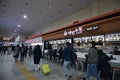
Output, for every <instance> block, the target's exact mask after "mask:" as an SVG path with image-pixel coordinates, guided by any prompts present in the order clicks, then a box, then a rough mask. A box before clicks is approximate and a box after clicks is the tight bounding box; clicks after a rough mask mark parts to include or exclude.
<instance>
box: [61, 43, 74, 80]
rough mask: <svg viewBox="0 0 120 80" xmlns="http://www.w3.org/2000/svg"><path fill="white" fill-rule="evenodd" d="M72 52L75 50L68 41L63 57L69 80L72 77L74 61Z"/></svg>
mask: <svg viewBox="0 0 120 80" xmlns="http://www.w3.org/2000/svg"><path fill="white" fill-rule="evenodd" d="M72 53H73V51H72V48H71V47H70V43H69V42H67V43H66V47H65V48H64V51H63V58H64V64H63V67H64V70H65V73H66V75H67V80H70V79H71V77H72V72H71V71H70V64H71V61H72Z"/></svg>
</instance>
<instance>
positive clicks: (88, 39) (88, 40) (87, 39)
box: [82, 37, 92, 43]
mask: <svg viewBox="0 0 120 80" xmlns="http://www.w3.org/2000/svg"><path fill="white" fill-rule="evenodd" d="M91 41H92V39H91V37H82V42H83V43H89V42H91Z"/></svg>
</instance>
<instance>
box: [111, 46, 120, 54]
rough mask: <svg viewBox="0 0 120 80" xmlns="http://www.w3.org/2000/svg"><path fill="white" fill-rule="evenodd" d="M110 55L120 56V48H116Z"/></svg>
mask: <svg viewBox="0 0 120 80" xmlns="http://www.w3.org/2000/svg"><path fill="white" fill-rule="evenodd" d="M110 54H113V55H120V51H119V50H118V47H117V46H116V47H114V48H113V51H111V52H110Z"/></svg>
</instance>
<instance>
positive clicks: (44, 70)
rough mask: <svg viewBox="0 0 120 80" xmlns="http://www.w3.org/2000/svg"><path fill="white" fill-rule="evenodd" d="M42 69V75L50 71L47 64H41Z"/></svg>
mask: <svg viewBox="0 0 120 80" xmlns="http://www.w3.org/2000/svg"><path fill="white" fill-rule="evenodd" d="M42 71H43V74H44V75H47V74H49V73H50V72H51V69H50V66H49V64H43V65H42Z"/></svg>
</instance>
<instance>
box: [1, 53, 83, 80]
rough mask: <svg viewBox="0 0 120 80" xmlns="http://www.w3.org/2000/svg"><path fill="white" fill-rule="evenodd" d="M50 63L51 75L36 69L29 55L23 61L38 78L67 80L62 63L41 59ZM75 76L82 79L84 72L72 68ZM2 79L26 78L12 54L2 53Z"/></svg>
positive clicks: (42, 61)
mask: <svg viewBox="0 0 120 80" xmlns="http://www.w3.org/2000/svg"><path fill="white" fill-rule="evenodd" d="M45 63H48V64H49V65H50V67H51V73H50V74H49V75H44V74H42V70H40V71H35V70H34V64H33V59H32V58H29V57H27V58H26V59H25V60H24V62H23V63H22V64H23V65H24V66H25V67H26V68H27V69H28V71H29V72H30V73H31V74H32V75H33V76H34V77H35V78H36V80H66V76H65V73H64V70H63V67H62V66H61V65H58V64H56V63H51V62H49V61H46V60H44V59H41V64H40V65H41V66H42V64H45ZM71 70H72V73H73V77H72V79H71V80H82V79H81V77H83V73H81V71H77V70H75V69H73V68H71ZM0 80H26V78H25V76H24V74H23V73H22V72H21V70H20V69H19V67H18V65H17V64H16V63H15V62H14V58H13V56H12V54H11V55H7V54H6V55H2V54H0Z"/></svg>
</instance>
